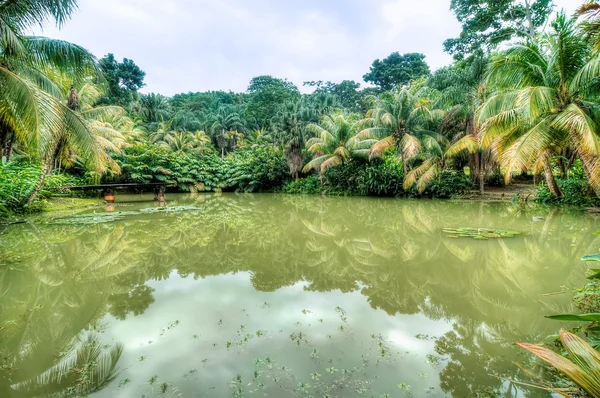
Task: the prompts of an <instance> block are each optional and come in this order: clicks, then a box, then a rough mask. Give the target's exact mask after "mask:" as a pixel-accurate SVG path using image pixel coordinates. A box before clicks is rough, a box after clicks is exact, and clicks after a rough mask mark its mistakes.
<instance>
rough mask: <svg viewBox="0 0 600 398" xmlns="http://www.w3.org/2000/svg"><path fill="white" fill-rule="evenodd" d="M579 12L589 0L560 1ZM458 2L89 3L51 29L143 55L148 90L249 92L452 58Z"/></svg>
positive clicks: (90, 44)
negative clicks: (283, 81)
mask: <svg viewBox="0 0 600 398" xmlns="http://www.w3.org/2000/svg"><path fill="white" fill-rule="evenodd" d="M555 2H556V3H557V4H558V5H559V7H564V8H566V9H567V10H568V11H569V12H572V11H573V10H574V9H575V8H576V6H577V5H578V4H580V3H581V1H578V0H555ZM449 3H450V1H449V0H426V1H424V0H420V1H419V0H303V1H288V0H80V5H79V6H80V10H79V12H77V13H76V14H75V16H74V17H73V19H72V20H71V21H70V22H68V23H67V25H66V26H65V27H63V29H62V30H60V31H58V30H57V29H54V28H47V29H46V30H45V31H44V32H43V34H45V35H47V36H51V37H55V38H60V39H64V40H68V41H72V42H74V43H77V44H80V45H82V46H84V47H86V48H87V49H89V50H90V51H92V52H93V53H94V54H95V55H96V56H98V57H102V56H103V55H105V54H107V53H109V52H112V53H113V54H115V56H116V57H117V58H119V59H120V58H124V57H125V58H130V59H133V60H134V61H135V62H136V63H137V64H138V65H139V66H140V67H141V68H142V69H143V70H144V71H145V72H146V73H147V76H146V83H147V87H145V88H144V90H143V91H145V92H159V93H161V94H165V95H172V94H175V93H178V92H188V91H205V90H233V91H245V90H246V88H247V86H248V82H249V81H250V79H251V78H252V77H254V76H258V75H265V74H268V75H273V76H276V77H281V78H288V79H289V80H291V81H293V82H294V83H296V84H297V85H298V86H302V82H303V81H307V80H331V81H334V82H339V81H342V80H345V79H349V80H356V81H359V82H362V76H363V75H364V74H365V73H366V72H367V71H368V70H369V66H370V65H371V63H372V62H373V60H374V59H376V58H384V57H386V56H387V55H389V54H390V53H391V52H394V51H399V52H400V53H406V52H422V53H424V54H425V55H426V56H427V59H426V60H427V62H428V63H429V65H430V66H431V67H432V68H433V69H436V68H439V67H441V66H444V65H446V64H448V63H450V62H451V57H450V56H448V55H447V54H445V53H444V52H443V51H442V43H443V41H444V40H445V39H446V38H448V37H454V36H456V35H457V34H458V33H459V32H460V26H459V24H458V22H457V21H456V20H455V18H454V16H453V15H452V13H451V12H450V11H449Z"/></svg>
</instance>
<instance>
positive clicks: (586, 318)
mask: <svg viewBox="0 0 600 398" xmlns="http://www.w3.org/2000/svg"><path fill="white" fill-rule="evenodd" d="M546 318H548V319H553V320H555V321H576V322H600V314H598V313H591V314H561V315H549V316H546Z"/></svg>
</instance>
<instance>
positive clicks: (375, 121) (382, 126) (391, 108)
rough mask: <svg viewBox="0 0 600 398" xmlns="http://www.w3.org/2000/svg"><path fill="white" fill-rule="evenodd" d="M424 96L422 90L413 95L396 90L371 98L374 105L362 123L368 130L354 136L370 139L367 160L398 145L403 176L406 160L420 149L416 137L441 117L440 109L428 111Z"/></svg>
mask: <svg viewBox="0 0 600 398" xmlns="http://www.w3.org/2000/svg"><path fill="white" fill-rule="evenodd" d="M426 93H427V89H426V88H421V89H419V90H417V91H416V93H413V91H412V90H411V89H409V88H400V87H399V88H396V89H395V90H394V91H391V92H387V93H384V94H382V95H381V96H380V97H378V98H372V99H371V100H372V101H373V103H374V106H373V108H371V109H370V110H369V111H368V112H367V117H366V118H365V119H364V120H363V122H362V123H363V124H368V125H370V127H368V128H366V129H363V130H362V131H361V132H360V133H359V134H358V137H359V138H360V139H367V140H369V141H371V140H374V141H371V142H373V144H372V146H371V149H370V151H369V157H370V158H376V157H381V156H382V155H383V153H384V152H385V151H386V150H387V149H389V148H393V147H396V146H399V152H400V156H401V158H402V161H403V162H402V163H403V164H404V174H405V175H406V173H407V171H408V169H407V164H406V161H407V159H409V158H411V157H413V156H415V155H416V154H417V153H418V152H419V150H420V149H421V143H420V141H419V140H418V135H419V134H420V133H421V132H423V131H425V130H429V129H430V128H431V127H432V125H434V124H435V123H436V122H438V121H440V120H441V118H442V117H443V112H442V111H441V110H432V109H431V106H432V101H431V100H430V99H429V98H428V97H427V96H426Z"/></svg>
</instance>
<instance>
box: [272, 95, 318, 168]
mask: <svg viewBox="0 0 600 398" xmlns="http://www.w3.org/2000/svg"><path fill="white" fill-rule="evenodd" d="M313 113H314V112H312V109H311V108H310V107H307V106H306V104H304V103H303V102H301V101H288V102H286V103H285V104H283V106H282V107H281V108H280V109H279V112H278V114H277V116H276V117H275V118H274V120H273V126H274V128H275V135H276V137H277V138H278V140H279V141H280V142H281V144H282V145H283V146H284V147H285V158H286V161H287V165H288V168H289V170H290V175H291V176H292V177H294V178H296V179H297V178H298V173H299V172H300V171H301V170H302V163H303V162H304V159H303V156H302V148H304V147H305V145H306V140H307V138H308V135H309V131H308V130H307V128H306V126H307V124H308V122H309V121H310V120H311V119H312V117H313Z"/></svg>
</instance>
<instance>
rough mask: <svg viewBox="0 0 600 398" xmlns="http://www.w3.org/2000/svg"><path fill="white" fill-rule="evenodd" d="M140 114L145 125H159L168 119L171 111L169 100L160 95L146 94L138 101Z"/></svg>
mask: <svg viewBox="0 0 600 398" xmlns="http://www.w3.org/2000/svg"><path fill="white" fill-rule="evenodd" d="M140 102H141V114H142V117H143V119H144V121H145V122H147V123H160V122H161V121H163V120H165V119H167V120H168V119H170V116H171V109H170V107H171V106H170V104H169V99H168V98H167V97H165V96H164V95H161V94H155V93H151V94H147V95H143V96H142V97H141V99H140Z"/></svg>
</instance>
